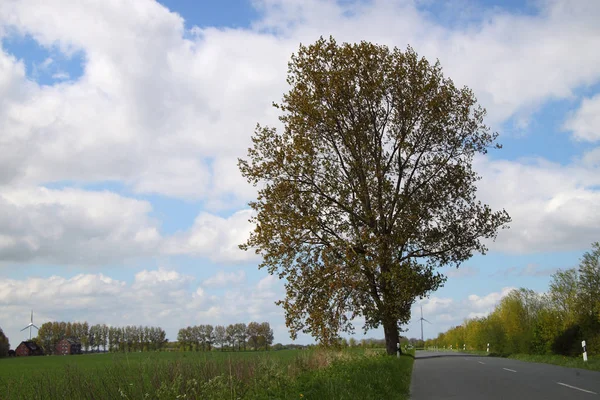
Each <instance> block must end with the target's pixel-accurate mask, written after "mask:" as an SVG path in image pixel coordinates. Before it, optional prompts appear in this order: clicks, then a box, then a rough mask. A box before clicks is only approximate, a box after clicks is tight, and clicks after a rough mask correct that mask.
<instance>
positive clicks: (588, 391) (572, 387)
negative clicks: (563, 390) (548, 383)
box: [556, 382, 598, 394]
mask: <svg viewBox="0 0 600 400" xmlns="http://www.w3.org/2000/svg"><path fill="white" fill-rule="evenodd" d="M556 383H558V384H559V385H563V386H566V387H568V388H571V389H575V390H581V391H582V392H586V393H590V394H598V393H596V392H592V391H590V390H585V389H581V388H578V387H575V386H571V385H567V384H566V383H562V382H556Z"/></svg>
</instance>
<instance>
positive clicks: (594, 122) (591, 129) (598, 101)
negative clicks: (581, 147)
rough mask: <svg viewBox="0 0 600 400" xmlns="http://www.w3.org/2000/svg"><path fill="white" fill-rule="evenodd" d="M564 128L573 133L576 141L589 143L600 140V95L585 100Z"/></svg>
mask: <svg viewBox="0 0 600 400" xmlns="http://www.w3.org/2000/svg"><path fill="white" fill-rule="evenodd" d="M564 128H565V129H567V130H569V131H572V132H573V137H575V139H578V140H581V141H587V142H597V141H598V140H600V95H596V96H594V97H591V98H586V99H583V101H582V102H581V106H580V107H579V109H578V110H577V111H576V112H575V113H574V115H572V116H571V117H570V118H569V120H567V122H565V125H564Z"/></svg>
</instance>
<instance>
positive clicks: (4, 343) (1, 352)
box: [0, 328, 10, 358]
mask: <svg viewBox="0 0 600 400" xmlns="http://www.w3.org/2000/svg"><path fill="white" fill-rule="evenodd" d="M9 350H10V342H9V341H8V337H7V336H6V335H5V334H4V331H3V330H2V328H0V358H2V357H6V356H8V351H9Z"/></svg>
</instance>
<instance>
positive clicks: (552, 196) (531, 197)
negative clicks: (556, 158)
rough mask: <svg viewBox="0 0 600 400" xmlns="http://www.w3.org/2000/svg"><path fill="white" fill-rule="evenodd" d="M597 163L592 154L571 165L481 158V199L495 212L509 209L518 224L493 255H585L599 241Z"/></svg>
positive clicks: (504, 233) (504, 232) (500, 238)
mask: <svg viewBox="0 0 600 400" xmlns="http://www.w3.org/2000/svg"><path fill="white" fill-rule="evenodd" d="M596 152H597V150H595V151H594V154H596ZM592 158H593V154H589V153H588V154H587V155H584V157H583V158H582V160H581V161H573V162H572V163H571V164H568V165H560V164H556V163H551V162H549V161H547V160H544V159H542V158H538V159H533V160H518V161H503V160H490V159H489V158H478V159H477V160H476V163H475V167H476V169H477V170H478V171H479V173H480V174H481V175H482V177H483V179H482V180H481V181H480V183H479V192H478V194H479V197H480V199H481V200H482V201H484V202H486V203H488V204H490V205H491V206H492V208H493V209H496V210H497V209H502V208H505V209H506V211H507V212H508V213H509V214H510V216H511V218H512V220H513V222H511V223H510V229H508V230H502V231H500V233H499V235H498V239H497V241H496V242H495V243H490V244H489V247H490V249H492V250H500V251H506V252H510V253H521V254H523V253H534V252H545V251H568V250H582V249H587V248H588V247H589V245H590V243H592V242H594V241H596V240H598V237H600V191H599V190H598V185H600V170H599V168H598V165H597V164H596V165H594V164H593V163H592V161H591V160H592Z"/></svg>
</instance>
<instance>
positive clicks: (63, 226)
mask: <svg viewBox="0 0 600 400" xmlns="http://www.w3.org/2000/svg"><path fill="white" fill-rule="evenodd" d="M150 210H151V206H150V204H149V203H148V202H145V201H139V200H134V199H130V198H125V197H121V196H119V195H117V194H114V193H111V192H87V191H83V190H79V189H63V190H50V189H46V188H36V189H27V188H26V189H18V188H8V187H5V188H3V190H2V191H1V193H0V259H1V260H2V261H4V262H42V263H54V264H63V263H68V264H72V263H77V264H80V265H90V264H96V265H97V264H105V263H109V262H115V261H118V262H123V261H125V260H126V259H128V258H132V257H139V256H144V255H148V254H154V253H155V250H154V249H155V247H156V246H157V245H158V244H159V243H160V241H161V236H160V234H159V232H158V226H157V223H156V221H153V220H152V219H151V218H149V217H148V213H149V212H150Z"/></svg>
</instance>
